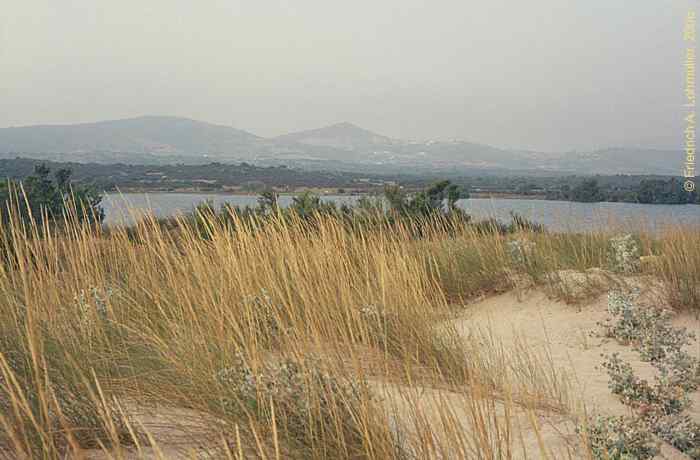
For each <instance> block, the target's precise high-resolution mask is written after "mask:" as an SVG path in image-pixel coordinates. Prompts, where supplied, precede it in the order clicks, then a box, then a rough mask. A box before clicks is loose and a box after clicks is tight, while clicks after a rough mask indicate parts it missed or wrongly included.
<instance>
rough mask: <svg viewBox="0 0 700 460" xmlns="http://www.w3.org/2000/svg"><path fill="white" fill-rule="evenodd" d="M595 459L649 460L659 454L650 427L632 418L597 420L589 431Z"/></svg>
mask: <svg viewBox="0 0 700 460" xmlns="http://www.w3.org/2000/svg"><path fill="white" fill-rule="evenodd" d="M586 435H587V438H588V443H589V446H590V448H591V452H592V453H593V456H594V458H595V459H596V460H646V459H650V458H653V457H654V456H656V455H657V454H658V453H659V449H658V448H657V447H656V445H655V443H654V437H653V435H652V433H651V431H650V429H649V426H648V425H647V424H646V423H644V421H642V420H640V419H637V418H630V417H597V418H596V419H594V420H589V422H588V426H587V432H586Z"/></svg>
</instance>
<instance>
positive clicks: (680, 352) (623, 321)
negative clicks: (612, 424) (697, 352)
mask: <svg viewBox="0 0 700 460" xmlns="http://www.w3.org/2000/svg"><path fill="white" fill-rule="evenodd" d="M608 310H609V312H610V313H611V315H613V318H612V319H611V320H610V321H608V323H606V324H605V325H604V327H605V329H606V333H607V335H608V336H610V337H614V338H616V339H617V340H620V341H622V342H626V343H631V344H632V346H633V347H634V349H635V350H636V351H637V352H638V353H639V355H640V358H641V359H642V360H643V361H647V362H649V363H650V364H651V365H652V366H653V367H654V368H656V370H657V374H656V375H655V377H654V383H653V384H651V383H649V382H648V381H646V380H644V379H641V378H640V377H638V376H637V375H636V373H635V371H634V369H633V367H632V366H631V365H630V364H629V363H628V362H625V361H623V360H622V359H621V358H620V356H619V355H618V354H617V353H615V354H613V355H612V356H606V357H605V361H604V362H603V367H604V368H605V369H606V370H607V372H608V376H609V377H610V383H609V386H610V390H611V391H612V393H613V394H616V395H618V396H619V397H620V399H621V401H622V402H623V403H624V404H626V405H628V406H630V407H632V408H633V409H634V410H635V418H634V419H633V420H632V421H631V422H629V424H630V426H629V428H628V429H629V430H634V429H635V428H634V426H636V425H639V424H641V425H643V426H646V427H648V430H649V431H650V432H651V433H653V434H654V435H656V436H658V437H659V438H660V439H662V440H664V441H666V442H668V443H669V444H671V445H673V446H674V447H676V448H677V449H679V450H680V451H681V452H683V453H685V454H686V455H688V456H689V457H690V458H693V459H698V458H700V425H698V424H697V423H695V422H694V421H693V420H692V419H690V417H689V416H688V415H687V414H686V413H685V411H686V410H687V409H688V408H689V407H690V405H691V400H690V398H689V392H691V391H694V390H696V389H697V388H698V385H699V384H700V362H699V361H698V359H697V358H694V357H693V356H691V355H690V354H689V353H688V352H687V351H686V350H685V349H686V348H687V347H688V346H690V344H691V342H692V341H693V340H694V336H693V334H691V333H689V332H688V331H687V330H685V329H684V328H677V327H674V326H673V325H672V324H671V313H670V312H668V311H665V310H662V309H654V308H649V307H642V306H639V305H637V304H636V302H635V300H634V297H633V296H630V295H625V294H620V293H612V294H611V295H610V296H609V303H608ZM620 423H621V422H620ZM592 438H594V436H592Z"/></svg>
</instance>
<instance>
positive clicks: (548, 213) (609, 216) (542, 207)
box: [102, 193, 700, 231]
mask: <svg viewBox="0 0 700 460" xmlns="http://www.w3.org/2000/svg"><path fill="white" fill-rule="evenodd" d="M322 199H323V200H325V201H335V202H337V203H339V204H340V203H348V204H352V203H354V202H355V201H357V200H358V199H359V197H357V196H330V195H328V196H324V197H322ZM207 200H209V201H212V202H213V203H214V206H215V207H216V208H217V209H218V208H219V207H220V206H221V205H222V204H224V203H230V204H233V205H238V206H246V205H249V206H255V205H256V204H257V197H256V196H253V195H228V194H199V193H148V194H145V193H124V194H107V195H106V196H105V197H104V199H103V201H102V204H103V207H104V209H105V212H106V216H107V218H106V223H107V224H108V225H113V224H118V223H125V222H126V223H129V222H133V218H134V216H135V215H138V214H139V213H141V212H144V211H147V212H148V211H150V212H153V213H154V214H155V215H156V216H158V217H167V216H172V215H176V214H178V213H187V212H190V211H192V209H193V208H194V207H195V206H196V205H197V204H199V203H202V202H204V201H207ZM291 201H292V197H291V196H288V195H283V196H280V205H281V206H287V205H289V203H291ZM458 206H459V207H460V208H462V209H464V210H465V211H466V212H468V213H469V214H471V215H472V216H473V218H474V219H477V220H478V219H485V218H489V217H494V218H496V219H499V220H501V221H503V222H507V221H509V220H510V212H511V211H514V212H517V213H518V214H521V215H523V216H525V217H527V218H528V219H531V220H534V221H536V222H539V223H541V224H544V225H545V226H546V227H547V228H548V229H551V230H554V231H585V230H595V229H597V228H609V227H610V226H614V227H622V228H626V229H647V230H658V229H660V228H662V227H664V226H668V225H678V224H681V225H689V226H690V225H700V205H661V204H654V205H650V204H636V203H571V202H568V201H547V200H519V199H489V198H471V199H468V200H460V201H459V202H458Z"/></svg>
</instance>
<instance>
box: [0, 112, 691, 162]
mask: <svg viewBox="0 0 700 460" xmlns="http://www.w3.org/2000/svg"><path fill="white" fill-rule="evenodd" d="M17 156H22V157H27V158H40V159H50V160H56V161H76V162H99V163H131V164H168V163H186V164H199V163H209V162H212V161H218V162H241V161H246V162H251V163H254V164H260V165H279V164H285V165H288V166H292V167H301V168H308V169H323V170H340V171H356V172H359V171H364V172H378V173H381V172H386V173H397V172H398V173H407V174H410V173H421V172H431V173H437V172H450V173H463V174H469V173H479V172H495V173H507V172H518V173H578V174H594V173H604V174H617V173H622V174H669V175H675V174H678V173H679V171H678V169H679V166H678V165H680V163H681V159H682V154H681V152H680V151H677V152H674V151H670V150H669V151H661V150H650V149H640V148H609V149H604V150H598V151H594V152H562V153H543V152H533V151H525V150H507V149H500V148H496V147H492V146H488V145H482V144H476V143H471V142H466V141H459V140H455V141H437V140H435V141H434V140H427V141H408V140H399V139H392V138H389V137H386V136H382V135H380V134H376V133H373V132H371V131H368V130H366V129H363V128H360V127H358V126H355V125H353V124H351V123H338V124H334V125H331V126H327V127H323V128H318V129H313V130H308V131H301V132H296V133H290V134H285V135H282V136H278V137H274V138H263V137H260V136H257V135H255V134H252V133H249V132H247V131H243V130H240V129H235V128H232V127H228V126H222V125H214V124H210V123H205V122H200V121H196V120H190V119H186V118H178V117H165V116H146V117H138V118H130V119H123V120H112V121H101V122H96V123H84V124H74V125H37V126H26V127H12V128H3V129H0V157H4V158H13V157H17Z"/></svg>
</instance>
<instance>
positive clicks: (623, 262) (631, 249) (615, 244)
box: [608, 233, 641, 274]
mask: <svg viewBox="0 0 700 460" xmlns="http://www.w3.org/2000/svg"><path fill="white" fill-rule="evenodd" d="M640 255H641V254H640V250H639V244H638V243H637V240H636V239H635V238H634V236H633V235H632V234H629V233H628V234H625V235H620V236H616V237H613V238H611V239H610V247H609V252H608V263H609V266H610V269H611V270H612V271H614V272H618V273H627V274H628V273H636V272H638V271H639V256H640Z"/></svg>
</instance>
